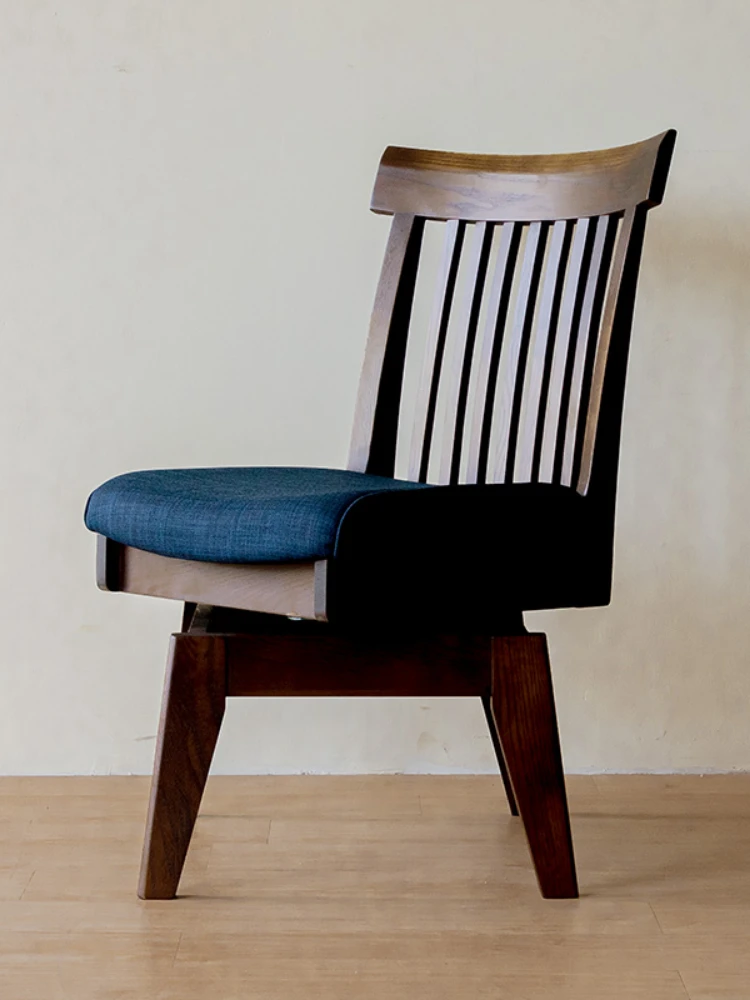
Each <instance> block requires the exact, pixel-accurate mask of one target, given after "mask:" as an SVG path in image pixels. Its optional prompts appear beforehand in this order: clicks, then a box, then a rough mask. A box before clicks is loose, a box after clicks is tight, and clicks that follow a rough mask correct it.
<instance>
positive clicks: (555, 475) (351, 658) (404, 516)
mask: <svg viewBox="0 0 750 1000" xmlns="http://www.w3.org/2000/svg"><path fill="white" fill-rule="evenodd" d="M674 139H675V133H674V132H673V131H669V132H664V133H663V134H661V135H658V136H655V137H654V138H652V139H648V140H646V141H645V142H640V143H636V144H634V145H630V146H623V147H620V148H617V149H609V150H603V151H600V152H592V153H578V154H574V155H558V156H479V155H477V156H474V155H463V154H454V153H439V152H429V151H425V150H418V149H402V148H393V147H389V148H388V149H387V150H386V151H385V154H384V155H383V159H382V161H381V163H380V168H379V170H378V174H377V179H376V182H375V190H374V193H373V198H372V209H373V210H374V211H375V212H378V213H383V214H387V215H392V216H393V222H392V225H391V231H390V237H389V239H388V246H387V249H386V254H385V262H384V264H383V270H382V274H381V278H380V283H379V285H378V289H377V294H376V300H375V308H374V312H373V316H372V322H371V326H370V334H369V339H368V342H367V349H366V355H365V361H364V369H363V373H362V379H361V384H360V392H359V398H358V403H357V410H356V417H355V424H354V435H353V439H352V446H351V453H350V458H349V465H348V469H347V470H343V471H335V470H322V469H213V470H212V469H199V470H171V471H154V472H139V473H131V474H128V475H125V476H120V477H118V478H116V479H114V480H111V481H110V482H108V483H105V484H104V485H103V486H102V487H100V488H99V489H98V490H96V491H95V492H94V493H93V494H92V496H91V498H90V500H89V503H88V506H87V512H86V524H87V526H88V527H89V528H90V529H91V530H93V531H95V532H97V533H98V534H99V549H98V583H99V586H100V587H102V588H103V589H106V590H112V591H125V592H128V593H133V594H147V595H152V596H156V597H167V598H172V599H175V600H179V601H183V602H185V610H184V620H183V627H182V631H181V632H180V633H179V634H176V635H173V636H172V641H171V646H170V652H169V662H168V668H167V679H166V687H165V692H164V700H163V706H162V714H161V721H160V723H159V735H158V742H157V746H156V763H155V769H154V778H153V786H152V793H151V800H150V806H149V813H148V823H147V830H146V838H145V844H144V850H143V862H142V868H141V878H140V886H139V894H140V895H141V896H142V897H143V898H146V899H166V898H171V897H173V896H174V895H175V893H176V891H177V886H178V882H179V879H180V874H181V871H182V867H183V863H184V860H185V855H186V852H187V848H188V844H189V842H190V838H191V834H192V831H193V827H194V824H195V821H196V816H197V813H198V808H199V804H200V801H201V795H202V793H203V789H204V786H205V783H206V778H207V775H208V771H209V766H210V763H211V758H212V755H213V752H214V747H215V745H216V740H217V737H218V735H219V728H220V726H221V721H222V716H223V714H224V704H225V700H226V698H227V697H228V696H229V697H234V696H254V697H256V696H260V695H282V694H288V695H332V694H336V695H399V696H401V695H414V696H419V697H425V696H433V695H449V696H472V697H478V698H481V699H482V704H483V706H484V711H485V713H486V716H487V721H488V723H489V728H490V733H491V734H492V739H493V743H494V747H495V751H496V754H497V758H498V763H499V766H500V769H501V772H502V774H503V777H504V780H505V786H506V790H507V793H508V798H509V801H510V806H511V810H512V811H513V812H514V813H517V812H520V814H521V819H522V821H523V824H524V827H525V830H526V834H527V837H528V841H529V846H530V850H531V855H532V858H533V862H534V865H535V868H536V873H537V877H538V880H539V885H540V888H541V891H542V894H543V895H544V896H546V897H565V898H569V897H575V896H576V895H577V893H578V889H577V882H576V871H575V862H574V857H573V847H572V841H571V833H570V823H569V817H568V808H567V802H566V796H565V786H564V779H563V771H562V763H561V757H560V746H559V740H558V733H557V724H556V718H555V706H554V698H553V691H552V682H551V677H550V668H549V661H548V655H547V643H546V638H545V636H544V635H543V634H529V633H527V632H526V630H525V628H524V625H523V617H522V612H524V611H528V610H533V609H541V608H561V607H576V606H578V607H585V606H592V605H603V604H606V603H608V601H609V597H610V587H611V578H612V545H613V530H614V511H615V489H616V479H617V463H618V451H619V438H620V424H621V414H622V406H623V393H624V388H625V369H626V361H627V355H628V344H629V338H630V328H631V320H632V315H633V304H634V299H635V291H636V280H637V275H638V270H639V263H640V256H641V247H642V243H643V236H644V227H645V222H646V215H647V212H648V210H649V209H650V208H652V207H653V206H655V205H658V204H659V203H660V202H661V200H662V195H663V193H664V187H665V183H666V179H667V173H668V170H669V163H670V159H671V154H672V148H673V145H674ZM436 232H437V233H438V238H439V234H440V233H442V241H443V249H442V254H441V255H440V256H439V263H438V264H437V275H436V277H434V285H433V290H434V305H433V308H432V312H431V315H429V318H428V314H427V313H425V314H424V316H422V313H421V312H420V310H421V305H420V304H419V303H420V302H421V301H422V300H421V299H420V296H421V294H422V291H423V290H424V288H425V287H429V285H430V281H431V277H430V273H429V267H428V265H429V263H430V259H431V256H430V253H429V252H427V249H425V252H422V250H423V248H428V245H429V246H433V243H434V238H435V233H436ZM430 240H432V241H433V243H430ZM433 256H434V255H433ZM423 320H424V321H423ZM419 355H421V377H420V378H419V379H417V378H416V376H415V377H414V378H412V377H411V375H410V374H409V373H410V372H411V371H412V370H413V371H414V372H416V371H417V370H418V368H419ZM412 383H413V384H414V385H415V386H416V390H415V392H414V393H412V395H411V396H409V392H408V391H407V390H409V389H410V386H412ZM407 396H409V399H408V400H407ZM407 404H408V405H407ZM409 411H410V413H409ZM405 434H406V437H405ZM409 434H411V437H410V439H409ZM397 460H398V463H402V462H403V464H404V465H405V474H403V475H402V476H401V478H399V479H395V478H394V474H395V472H396V471H398V465H397Z"/></svg>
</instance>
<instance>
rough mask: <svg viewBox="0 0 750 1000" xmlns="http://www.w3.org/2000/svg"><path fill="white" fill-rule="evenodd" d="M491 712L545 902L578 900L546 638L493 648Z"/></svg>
mask: <svg viewBox="0 0 750 1000" xmlns="http://www.w3.org/2000/svg"><path fill="white" fill-rule="evenodd" d="M492 712H493V715H494V718H495V722H496V725H497V732H498V736H499V739H500V744H501V746H502V749H503V754H504V756H505V762H506V765H507V768H508V773H509V775H510V780H511V784H512V786H513V791H514V793H515V798H516V802H517V803H518V810H519V812H520V814H521V818H522V820H523V824H524V828H525V830H526V837H527V839H528V842H529V848H530V850H531V856H532V858H533V861H534V867H535V869H536V874H537V879H538V880H539V888H540V889H541V892H542V895H543V896H544V897H545V898H546V899H573V898H575V897H577V896H578V883H577V880H576V870H575V860H574V857H573V841H572V838H571V833H570V818H569V816H568V803H567V798H566V795H565V779H564V776H563V769H562V758H561V755H560V741H559V737H558V734H557V717H556V713H555V701H554V695H553V691H552V677H551V674H550V668H549V658H548V655H547V639H546V636H544V635H539V634H532V635H523V636H504V637H499V638H496V639H494V640H493V664H492Z"/></svg>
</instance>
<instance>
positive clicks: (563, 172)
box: [371, 132, 668, 222]
mask: <svg viewBox="0 0 750 1000" xmlns="http://www.w3.org/2000/svg"><path fill="white" fill-rule="evenodd" d="M667 137H668V133H666V132H663V133H661V135H655V136H654V137H653V138H651V139H646V140H645V141H643V142H636V143H632V144H631V145H629V146H619V147H615V148H614V149H602V150H596V151H594V152H587V153H569V154H553V155H543V156H533V155H532V156H493V155H489V156H487V155H481V154H479V155H477V154H470V153H443V152H438V151H437V150H429V149H408V148H404V147H400V146H389V147H388V148H387V149H386V151H385V153H384V154H383V158H382V160H381V163H380V170H379V171H378V176H377V180H376V182H375V190H374V191H373V195H372V203H371V207H372V210H373V211H374V212H384V213H387V214H394V213H397V212H414V213H416V214H417V215H423V216H425V217H426V218H428V219H466V220H467V221H476V222H486V221H497V222H507V221H515V222H532V221H544V220H549V221H554V220H556V219H569V218H580V217H582V216H591V215H608V214H609V213H611V212H620V211H622V210H623V209H625V208H630V207H632V206H634V205H638V204H640V203H641V202H649V203H652V204H659V202H660V201H661V198H662V195H663V185H664V180H663V178H659V177H657V178H654V167H655V164H656V162H657V158H658V156H659V151H660V148H661V145H662V142H663V141H664V140H665V138H667Z"/></svg>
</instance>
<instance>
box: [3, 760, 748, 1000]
mask: <svg viewBox="0 0 750 1000" xmlns="http://www.w3.org/2000/svg"><path fill="white" fill-rule="evenodd" d="M568 787H569V795H570V802H571V811H572V821H573V834H574V840H575V846H576V852H577V858H578V866H579V877H580V883H581V889H582V896H581V899H580V900H574V901H544V900H542V899H541V898H540V897H539V894H538V891H537V887H536V883H535V879H534V875H533V872H532V869H531V865H530V861H529V857H528V850H527V848H526V843H525V839H524V836H523V830H522V827H521V825H520V823H519V821H518V820H517V819H514V818H512V817H511V816H510V815H509V813H508V810H507V805H506V802H505V799H504V795H503V789H502V784H501V782H500V779H499V778H496V777H491V776H436V777H428V776H419V775H410V776H367V777H341V778H339V777H331V778H326V777H307V776H305V777H299V776H294V777H258V778H256V777H252V778H246V777H242V778H226V777H221V778H212V779H210V781H209V787H208V790H207V794H206V799H205V802H204V808H203V809H202V812H201V816H200V818H199V821H198V825H197V828H196V833H195V837H194V841H193V844H192V845H191V849H190V852H189V855H188V861H187V865H186V869H185V873H184V877H183V881H182V883H181V887H180V898H178V899H177V900H174V901H172V902H149V903H144V902H142V901H140V900H138V899H137V898H136V896H135V882H136V879H137V870H138V861H139V854H140V845H141V837H142V834H143V823H144V817H145V809H146V798H147V794H148V781H147V780H144V779H142V778H5V779H0V996H1V997H2V1000H30V998H33V1000H40V998H44V1000H89V998H91V1000H130V998H133V1000H135V998H138V1000H177V998H179V1000H197V998H201V1000H203V998H206V1000H233V998H235V997H236V998H238V1000H239V998H240V997H241V998H242V1000H246V998H247V997H249V996H253V997H255V996H258V997H264V998H269V1000H276V998H278V1000H282V998H283V1000H296V998H300V1000H302V998H303V997H304V998H305V1000H307V998H317V997H320V998H323V997H325V998H334V1000H335V998H338V997H341V998H343V997H346V998H347V1000H348V998H363V1000H367V998H388V1000H392V998H398V997H402V996H403V997H407V996H408V997H409V998H410V1000H411V998H413V1000H422V998H425V1000H427V998H429V1000H442V998H448V997H450V998H451V1000H455V998H460V1000H465V998H472V997H475V998H477V1000H485V998H486V1000H489V998H493V1000H511V998H512V1000H518V998H524V1000H548V998H550V1000H551V998H554V1000H568V998H569V1000H573V998H575V1000H594V998H596V1000H601V998H609V997H612V998H618V1000H619V998H622V1000H631V998H643V1000H750V826H748V823H747V818H748V817H749V816H750V776H746V775H717V776H710V777H705V778H700V777H696V776H685V777H682V776H627V777H618V776H604V777H572V778H570V779H569V781H568Z"/></svg>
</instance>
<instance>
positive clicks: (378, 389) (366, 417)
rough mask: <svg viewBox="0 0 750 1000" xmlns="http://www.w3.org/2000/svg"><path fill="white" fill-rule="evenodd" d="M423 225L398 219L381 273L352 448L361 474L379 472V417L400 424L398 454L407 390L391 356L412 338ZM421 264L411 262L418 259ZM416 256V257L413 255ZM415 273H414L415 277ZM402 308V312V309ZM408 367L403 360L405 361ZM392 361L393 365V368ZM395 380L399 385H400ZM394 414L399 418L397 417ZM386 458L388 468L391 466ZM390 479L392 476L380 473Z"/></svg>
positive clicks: (352, 459)
mask: <svg viewBox="0 0 750 1000" xmlns="http://www.w3.org/2000/svg"><path fill="white" fill-rule="evenodd" d="M422 226H423V222H422V221H421V220H418V219H415V217H414V215H413V214H410V213H406V214H398V215H396V216H395V217H394V219H393V223H392V224H391V231H390V235H389V237H388V245H387V247H386V251H385V258H384V260H383V267H382V270H381V272H380V281H379V282H378V288H377V292H376V293H375V305H374V306H373V311H372V317H371V319H370V331H369V334H368V337H367V346H366V347H365V358H364V362H363V365H362V374H361V376H360V383H359V393H358V396H357V408H356V411H355V414H354V427H353V430H352V441H351V447H350V449H349V463H348V466H347V468H349V469H352V470H354V471H355V472H368V471H373V472H377V469H373V468H372V459H373V455H372V452H373V447H374V446H376V445H377V443H378V442H376V440H375V439H376V432H377V421H378V415H379V412H380V414H381V419H382V413H383V411H384V410H385V411H387V412H388V415H389V423H392V422H393V420H395V421H396V423H395V424H394V426H393V428H392V434H393V451H394V453H395V445H396V442H395V431H396V429H397V422H398V405H399V399H400V389H401V371H400V369H399V364H398V362H399V358H398V357H396V358H394V357H390V358H389V351H390V352H391V354H392V352H393V350H394V347H395V349H396V353H397V354H398V353H400V352H401V347H402V345H401V340H402V339H403V349H404V350H405V347H406V333H407V330H408V323H409V312H410V309H411V298H410V294H413V291H414V288H413V285H414V279H415V277H416V267H417V262H418V258H419V245H418V243H417V245H416V248H415V237H416V239H417V240H419V238H420V237H421V227H422ZM415 249H416V259H413V260H410V257H411V258H414V256H415ZM410 251H411V253H410ZM410 272H411V273H410ZM404 288H406V290H407V301H406V302H402V303H399V290H401V289H404ZM399 305H401V308H399ZM400 361H401V368H403V356H401V358H400ZM389 362H390V364H389ZM394 376H395V384H392V382H394ZM391 412H392V414H393V416H392V418H391ZM387 464H388V463H387V459H386V466H387ZM378 474H382V475H389V473H388V472H387V471H386V472H384V473H378Z"/></svg>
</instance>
